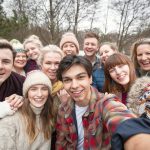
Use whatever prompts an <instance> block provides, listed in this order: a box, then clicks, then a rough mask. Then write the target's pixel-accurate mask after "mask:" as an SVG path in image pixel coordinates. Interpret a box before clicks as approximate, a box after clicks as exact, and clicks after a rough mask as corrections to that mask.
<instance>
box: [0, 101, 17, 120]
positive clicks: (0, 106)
mask: <svg viewBox="0 0 150 150" xmlns="http://www.w3.org/2000/svg"><path fill="white" fill-rule="evenodd" d="M16 110H17V109H15V108H14V109H11V108H10V105H9V103H8V102H7V101H3V102H0V118H4V117H5V116H7V115H13V114H14V113H15V111H16Z"/></svg>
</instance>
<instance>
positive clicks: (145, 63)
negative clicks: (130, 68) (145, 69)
mask: <svg viewBox="0 0 150 150" xmlns="http://www.w3.org/2000/svg"><path fill="white" fill-rule="evenodd" d="M141 64H142V65H143V66H147V65H150V62H141Z"/></svg>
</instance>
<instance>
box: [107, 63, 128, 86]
mask: <svg viewBox="0 0 150 150" xmlns="http://www.w3.org/2000/svg"><path fill="white" fill-rule="evenodd" d="M109 73H110V76H111V78H112V79H113V80H114V81H115V82H117V83H118V84H120V85H123V86H125V85H127V84H128V83H129V81H130V69H129V66H128V65H124V64H121V65H117V66H115V67H113V68H111V69H110V70H109Z"/></svg>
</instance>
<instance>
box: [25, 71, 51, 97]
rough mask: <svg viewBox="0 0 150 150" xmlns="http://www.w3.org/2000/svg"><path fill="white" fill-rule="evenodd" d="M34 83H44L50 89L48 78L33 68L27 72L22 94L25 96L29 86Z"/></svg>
mask: <svg viewBox="0 0 150 150" xmlns="http://www.w3.org/2000/svg"><path fill="white" fill-rule="evenodd" d="M36 84H44V85H46V86H47V87H48V88H49V91H50V92H51V90H52V84H51V81H50V79H49V78H48V77H47V75H45V74H44V73H43V72H42V71H40V70H33V71H31V72H29V73H28V74H27V77H26V79H25V81H24V83H23V96H26V94H27V92H28V90H29V88H30V87H31V86H33V85H36Z"/></svg>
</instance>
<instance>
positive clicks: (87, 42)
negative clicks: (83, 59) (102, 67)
mask: <svg viewBox="0 0 150 150" xmlns="http://www.w3.org/2000/svg"><path fill="white" fill-rule="evenodd" d="M98 48H99V47H98V41H97V39H96V38H85V39H84V45H83V50H84V53H85V56H87V57H95V54H96V53H97V51H98Z"/></svg>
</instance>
